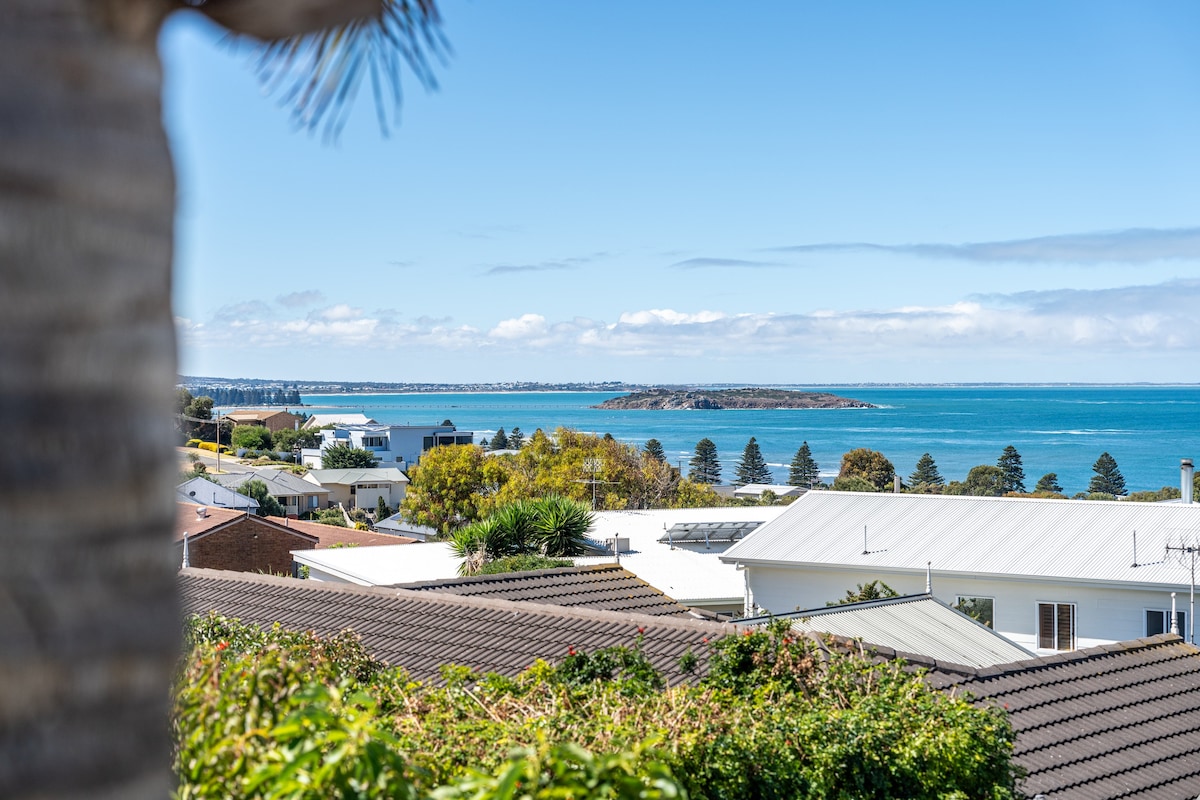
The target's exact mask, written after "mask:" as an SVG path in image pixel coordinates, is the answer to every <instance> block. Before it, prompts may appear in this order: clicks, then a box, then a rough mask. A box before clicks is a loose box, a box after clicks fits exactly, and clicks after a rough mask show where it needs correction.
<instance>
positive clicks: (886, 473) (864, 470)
mask: <svg viewBox="0 0 1200 800" xmlns="http://www.w3.org/2000/svg"><path fill="white" fill-rule="evenodd" d="M853 477H858V478H864V479H865V480H867V481H868V482H869V483H870V484H871V485H872V486H874V487H875V491H877V492H887V491H890V490H891V489H892V484H893V482H894V481H895V477H896V468H895V467H894V466H892V462H891V461H888V460H887V458H886V457H885V456H884V455H883V453H880V452H879V451H878V450H869V449H867V448H865V447H859V448H856V449H854V450H851V451H850V452H848V453H846V454H845V455H843V456H842V468H841V470H840V471H839V472H838V478H853Z"/></svg>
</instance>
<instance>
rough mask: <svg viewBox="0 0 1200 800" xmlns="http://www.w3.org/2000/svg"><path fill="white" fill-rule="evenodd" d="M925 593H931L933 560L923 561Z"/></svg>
mask: <svg viewBox="0 0 1200 800" xmlns="http://www.w3.org/2000/svg"><path fill="white" fill-rule="evenodd" d="M925 594H928V595H932V594H933V562H932V561H926V562H925Z"/></svg>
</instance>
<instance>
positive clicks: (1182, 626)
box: [1146, 608, 1187, 636]
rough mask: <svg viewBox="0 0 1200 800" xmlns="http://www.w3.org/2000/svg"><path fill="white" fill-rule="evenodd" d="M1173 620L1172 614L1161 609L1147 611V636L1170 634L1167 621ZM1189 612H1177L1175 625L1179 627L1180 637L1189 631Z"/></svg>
mask: <svg viewBox="0 0 1200 800" xmlns="http://www.w3.org/2000/svg"><path fill="white" fill-rule="evenodd" d="M1170 618H1171V612H1170V611H1167V610H1165V609H1160V608H1148V609H1146V635H1147V636H1158V635H1159V634H1160V633H1170V632H1171V629H1170V626H1169V625H1168V624H1167V620H1168V619H1170ZM1186 621H1187V612H1186V611H1176V612H1175V624H1176V625H1178V626H1179V633H1180V635H1182V634H1183V632H1184V631H1186V630H1187V625H1186Z"/></svg>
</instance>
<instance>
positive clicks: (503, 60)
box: [161, 0, 1200, 384]
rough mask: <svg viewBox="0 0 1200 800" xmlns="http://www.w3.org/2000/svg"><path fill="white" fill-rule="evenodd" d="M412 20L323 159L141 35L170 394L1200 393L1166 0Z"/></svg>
mask: <svg viewBox="0 0 1200 800" xmlns="http://www.w3.org/2000/svg"><path fill="white" fill-rule="evenodd" d="M441 9H442V14H443V17H444V25H443V31H444V34H445V36H446V38H447V39H448V40H449V42H450V44H451V46H452V47H453V51H454V52H453V55H452V56H451V57H450V58H449V59H448V60H447V62H446V64H445V65H444V66H440V67H438V68H437V70H436V74H437V78H438V82H439V87H438V89H437V90H436V91H433V92H428V91H426V90H424V89H423V88H422V87H421V86H420V85H419V83H418V82H417V81H416V80H414V79H413V78H412V76H411V74H405V75H403V77H402V81H403V84H404V89H405V99H404V104H403V106H402V108H401V110H400V116H401V122H400V125H399V127H398V128H396V129H395V130H394V131H392V133H391V135H390V136H388V137H384V136H381V134H380V131H379V127H378V125H377V124H376V121H375V114H376V109H375V105H374V102H373V100H372V97H371V92H370V89H369V86H364V87H363V90H362V91H361V92H360V94H359V96H358V98H357V102H356V103H355V104H354V106H353V109H352V111H351V113H350V119H349V121H348V123H347V124H346V126H345V128H344V130H343V132H342V134H341V136H340V138H339V140H338V141H337V142H336V143H335V144H327V143H325V142H324V141H323V140H322V137H321V136H320V135H319V134H318V135H310V134H309V133H307V132H304V131H296V130H295V129H294V127H293V125H292V122H291V119H290V117H289V115H288V111H287V109H284V108H281V107H280V106H279V104H278V102H277V101H276V99H275V98H274V97H272V96H268V95H266V94H264V92H263V90H262V89H261V88H260V86H259V84H258V81H257V79H256V77H255V74H254V71H253V68H252V59H253V50H252V49H250V48H248V47H246V46H245V45H240V46H238V45H235V44H233V43H231V42H230V41H228V40H227V39H225V38H224V37H223V36H222V34H221V33H220V31H219V30H217V29H215V28H213V27H212V26H210V25H207V24H205V23H204V22H203V21H201V20H200V19H199V18H198V17H196V16H195V15H191V14H181V15H178V16H177V17H175V18H174V19H173V20H172V21H171V22H170V23H169V25H168V27H167V29H166V30H165V32H164V34H163V37H162V41H161V49H162V53H163V56H164V60H165V63H166V78H167V88H166V97H165V119H166V124H167V127H168V131H169V135H170V138H171V143H172V147H173V149H174V153H175V161H176V165H177V170H178V193H179V212H178V216H177V228H176V268H175V275H176V281H175V311H176V316H177V318H178V320H179V336H180V370H181V372H183V373H184V374H191V375H219V376H229V377H267V378H270V377H274V378H288V379H305V380H381V381H403V380H413V381H447V382H458V381H505V380H532V381H538V380H541V381H566V380H585V381H586V380H596V381H601V380H627V381H639V382H664V383H666V382H746V383H799V384H805V383H843V382H863V381H866V382H873V381H880V382H890V381H911V382H942V381H955V382H957V381H963V382H970V381H1098V382H1125V381H1161V382H1176V381H1181V382H1194V381H1196V380H1197V371H1196V369H1195V364H1196V359H1197V356H1198V355H1200V326H1197V321H1196V316H1197V309H1200V302H1198V301H1200V210H1198V209H1200V205H1198V202H1197V201H1198V200H1200V196H1198V195H1200V156H1198V155H1197V152H1198V151H1197V142H1200V48H1197V47H1196V46H1195V42H1196V39H1197V34H1198V33H1200V5H1198V4H1196V3H1194V2H1175V3H1172V2H1155V3H1136V4H1135V3H1127V2H1118V3H1106V2H1096V1H1095V0H1089V1H1088V2H1061V3H1054V4H1044V3H1034V2H1025V3H1020V2H1018V3H1006V4H984V3H951V2H945V3H933V2H928V3H911V4H910V3H905V4H897V3H883V2H879V3H865V2H860V3H845V4H832V3H816V2H766V1H764V2H760V3H753V4H729V3H715V2H713V3H709V2H687V3H685V2H668V1H667V0H663V1H662V2H654V3H644V2H624V1H623V0H619V1H612V2H605V3H597V2H592V3H585V2H570V3H563V2H551V1H550V0H545V1H544V2H520V1H514V2H504V3H499V2H490V3H489V2H482V1H481V0H477V1H476V2H469V3H468V2H459V1H458V0H455V1H454V2H444V3H442V4H441Z"/></svg>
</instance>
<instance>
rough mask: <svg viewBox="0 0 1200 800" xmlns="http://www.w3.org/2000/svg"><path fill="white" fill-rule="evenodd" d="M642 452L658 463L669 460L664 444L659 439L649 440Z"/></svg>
mask: <svg viewBox="0 0 1200 800" xmlns="http://www.w3.org/2000/svg"><path fill="white" fill-rule="evenodd" d="M642 452H643V453H645V454H646V456H647V457H648V458H653V459H655V460H656V461H666V460H667V454H666V453H665V452H664V451H663V446H662V442H660V441H659V440H658V439H647V440H646V445H645V447H643V448H642Z"/></svg>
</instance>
